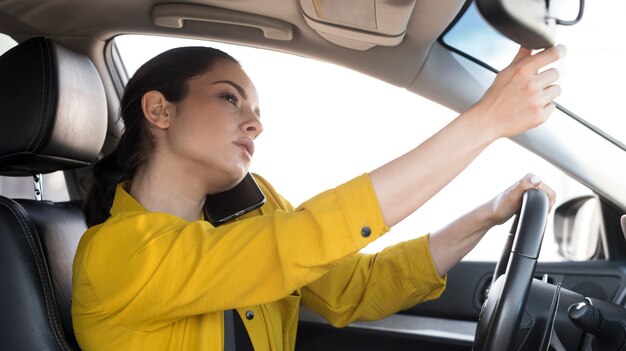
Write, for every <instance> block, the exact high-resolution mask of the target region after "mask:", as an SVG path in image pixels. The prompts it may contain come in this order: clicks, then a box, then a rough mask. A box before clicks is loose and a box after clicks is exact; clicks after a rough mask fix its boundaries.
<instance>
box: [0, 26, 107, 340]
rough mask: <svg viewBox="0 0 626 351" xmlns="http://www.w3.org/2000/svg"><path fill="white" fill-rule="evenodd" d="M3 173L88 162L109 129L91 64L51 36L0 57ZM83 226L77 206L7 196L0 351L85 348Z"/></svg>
mask: <svg viewBox="0 0 626 351" xmlns="http://www.w3.org/2000/svg"><path fill="white" fill-rule="evenodd" d="M0 77H2V79H0V106H3V108H2V111H0V175H12V176H16V175H19V176H26V175H34V174H39V173H48V172H52V171H57V170H65V169H70V168H75V167H80V166H86V165H88V164H89V163H90V162H91V161H92V160H94V159H95V158H96V156H97V154H98V153H99V151H100V149H101V147H102V144H103V141H104V136H105V133H106V125H107V116H106V98H105V94H104V89H103V86H102V82H101V81H100V78H99V76H98V73H97V71H96V70H95V67H94V66H93V64H92V63H91V61H90V60H89V59H88V58H87V57H86V56H84V55H81V54H78V53H75V52H73V51H70V50H67V49H65V48H63V47H61V46H60V45H58V44H55V43H54V42H52V41H51V40H49V39H46V38H34V39H30V40H27V41H25V42H23V43H21V44H19V45H18V46H16V47H14V48H13V49H11V50H9V51H8V52H6V53H5V54H4V55H2V56H0ZM85 230H86V224H85V221H84V218H83V214H82V212H81V210H80V209H79V208H77V207H75V206H72V205H71V204H68V203H66V204H59V203H57V204H55V203H52V202H47V201H37V200H23V199H20V200H16V199H9V198H6V197H2V196H0V279H1V280H2V281H3V282H4V284H3V286H2V288H0V345H1V346H0V348H2V349H6V350H78V344H77V343H76V338H75V337H74V334H73V329H72V320H71V289H72V263H73V259H74V254H75V251H76V247H77V245H78V242H79V240H80V237H81V235H82V234H83V233H84V232H85Z"/></svg>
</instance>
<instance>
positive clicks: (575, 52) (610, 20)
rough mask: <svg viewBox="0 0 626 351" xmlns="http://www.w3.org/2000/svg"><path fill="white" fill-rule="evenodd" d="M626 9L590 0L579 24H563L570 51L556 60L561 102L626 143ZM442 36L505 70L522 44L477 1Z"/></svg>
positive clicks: (612, 0) (560, 34) (562, 37)
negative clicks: (498, 26) (625, 36)
mask: <svg viewBox="0 0 626 351" xmlns="http://www.w3.org/2000/svg"><path fill="white" fill-rule="evenodd" d="M577 2H578V1H577V0H572V3H574V4H575V3H577ZM624 13H626V1H624V0H603V1H587V2H585V11H584V16H583V18H582V20H581V21H580V23H578V24H577V25H574V26H569V27H567V26H558V28H557V38H556V41H557V43H562V44H565V46H566V47H567V51H568V54H567V56H566V57H565V58H564V59H563V60H561V62H560V63H559V64H558V65H557V68H558V69H559V71H560V73H561V79H560V80H559V83H558V84H559V85H560V86H561V88H562V95H561V96H560V97H559V98H558V99H557V102H558V103H559V104H560V105H561V106H563V107H565V108H566V109H568V110H569V111H571V113H572V114H573V115H576V116H578V117H579V118H580V119H582V120H585V121H586V122H588V123H589V124H591V125H593V126H595V127H597V128H596V129H599V130H601V132H602V133H604V134H606V135H608V136H610V137H612V138H614V139H617V140H618V141H619V142H621V143H622V144H626V113H625V112H624V110H623V109H622V102H623V101H624V99H626V91H625V90H624V89H623V85H624V84H626V69H625V67H624V64H623V63H624V62H626V41H625V40H624V39H623V34H622V33H623V31H624V29H623V28H621V26H622V23H623V19H622V17H623V15H624ZM443 41H444V43H445V44H446V45H448V46H450V47H452V48H454V49H457V50H459V51H461V52H462V53H465V54H467V55H469V56H470V57H472V58H474V59H477V60H479V61H481V62H483V63H485V64H487V65H489V66H491V67H492V68H495V69H496V70H501V69H503V68H504V67H505V66H506V65H507V64H508V63H509V62H510V61H511V59H512V58H513V56H514V55H515V53H516V52H517V49H518V47H519V46H518V45H517V44H516V43H514V42H512V41H511V40H509V39H507V38H505V37H503V36H502V35H501V34H499V33H498V32H496V31H495V30H494V29H493V28H492V27H490V26H489V25H488V24H487V23H486V22H485V20H484V19H483V18H482V17H481V15H480V13H479V12H478V10H477V9H476V5H475V4H472V5H471V6H470V7H469V8H468V9H467V11H466V12H465V14H464V15H463V16H462V18H461V19H460V20H459V21H458V22H457V23H456V24H455V25H454V27H453V28H452V29H451V30H450V31H449V32H448V33H446V34H445V35H444V37H443Z"/></svg>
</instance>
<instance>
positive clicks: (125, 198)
mask: <svg viewBox="0 0 626 351" xmlns="http://www.w3.org/2000/svg"><path fill="white" fill-rule="evenodd" d="M126 185H128V183H127V182H122V183H119V184H117V186H116V187H115V197H114V198H113V205H112V206H111V211H110V212H111V216H114V215H116V214H118V213H120V212H137V211H139V212H147V210H146V208H145V207H143V206H142V205H141V204H140V203H139V201H137V200H135V198H134V197H132V196H131V195H130V194H129V193H128V192H127V191H126V189H124V188H125V187H126Z"/></svg>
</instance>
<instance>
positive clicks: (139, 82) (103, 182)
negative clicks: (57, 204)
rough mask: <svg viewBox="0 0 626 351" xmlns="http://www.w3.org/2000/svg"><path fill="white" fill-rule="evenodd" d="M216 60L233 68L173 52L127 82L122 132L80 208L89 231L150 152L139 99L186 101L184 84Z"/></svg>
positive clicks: (194, 52)
mask: <svg viewBox="0 0 626 351" xmlns="http://www.w3.org/2000/svg"><path fill="white" fill-rule="evenodd" d="M218 59H225V60H229V61H232V62H235V63H238V62H237V60H235V59H234V58H233V57H232V56H230V55H228V54H227V53H225V52H223V51H220V50H217V49H213V48H207V47H181V48H175V49H171V50H168V51H165V52H163V53H161V54H159V55H157V56H155V57H154V58H152V59H151V60H149V61H148V62H146V63H145V64H144V65H143V66H141V67H140V68H139V69H138V70H137V72H136V73H135V74H134V75H133V77H132V78H131V79H130V80H129V81H128V84H126V88H125V90H124V95H123V97H122V101H121V103H120V118H121V119H122V120H123V122H124V132H123V133H122V136H121V137H120V140H119V141H118V144H117V147H116V148H115V150H113V151H112V152H111V153H110V154H108V155H107V156H105V157H103V158H102V159H101V160H99V161H97V162H96V163H95V164H94V166H93V176H94V180H93V184H92V185H91V189H90V190H89V194H88V195H87V199H86V201H85V207H84V212H85V217H86V219H87V225H88V226H89V227H91V226H94V225H96V224H100V223H102V222H104V221H105V220H106V219H107V218H109V216H110V212H109V211H110V209H111V206H112V205H113V198H114V196H115V187H116V185H117V184H118V183H120V182H123V181H127V180H132V179H133V177H134V176H135V174H136V173H137V171H138V170H139V169H140V168H141V167H142V166H143V165H145V163H146V161H147V160H148V158H149V157H150V154H151V153H152V151H153V149H154V140H153V138H152V136H151V134H150V131H149V127H148V122H147V120H146V119H145V118H144V115H143V110H142V108H141V99H142V97H143V95H144V94H145V93H147V92H149V91H153V90H156V91H159V92H161V93H162V94H163V95H164V96H165V98H166V99H167V100H168V101H170V102H172V103H178V102H180V101H182V100H183V99H184V98H185V97H186V96H187V93H188V84H187V82H188V81H189V80H190V79H191V78H193V77H197V76H199V75H201V74H203V73H205V72H208V71H209V70H210V69H211V67H212V66H213V64H214V63H215V62H216V61H217V60H218Z"/></svg>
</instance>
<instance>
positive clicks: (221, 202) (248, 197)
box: [204, 173, 265, 227]
mask: <svg viewBox="0 0 626 351" xmlns="http://www.w3.org/2000/svg"><path fill="white" fill-rule="evenodd" d="M264 203H265V195H263V192H262V191H261V188H259V186H258V185H257V183H256V182H255V181H254V178H252V175H251V174H250V173H248V174H246V176H245V177H244V178H243V180H242V181H241V182H240V183H239V184H237V185H236V186H235V187H234V188H232V189H230V190H226V191H224V192H221V193H217V194H212V195H207V197H206V201H205V203H204V218H205V219H206V220H207V221H209V222H210V223H211V224H213V226H214V227H217V226H220V225H222V224H224V223H226V222H228V221H230V220H231V219H234V218H237V217H239V216H241V215H243V214H245V213H248V212H250V211H252V210H255V209H257V208H259V207H261V206H263V204H264Z"/></svg>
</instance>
